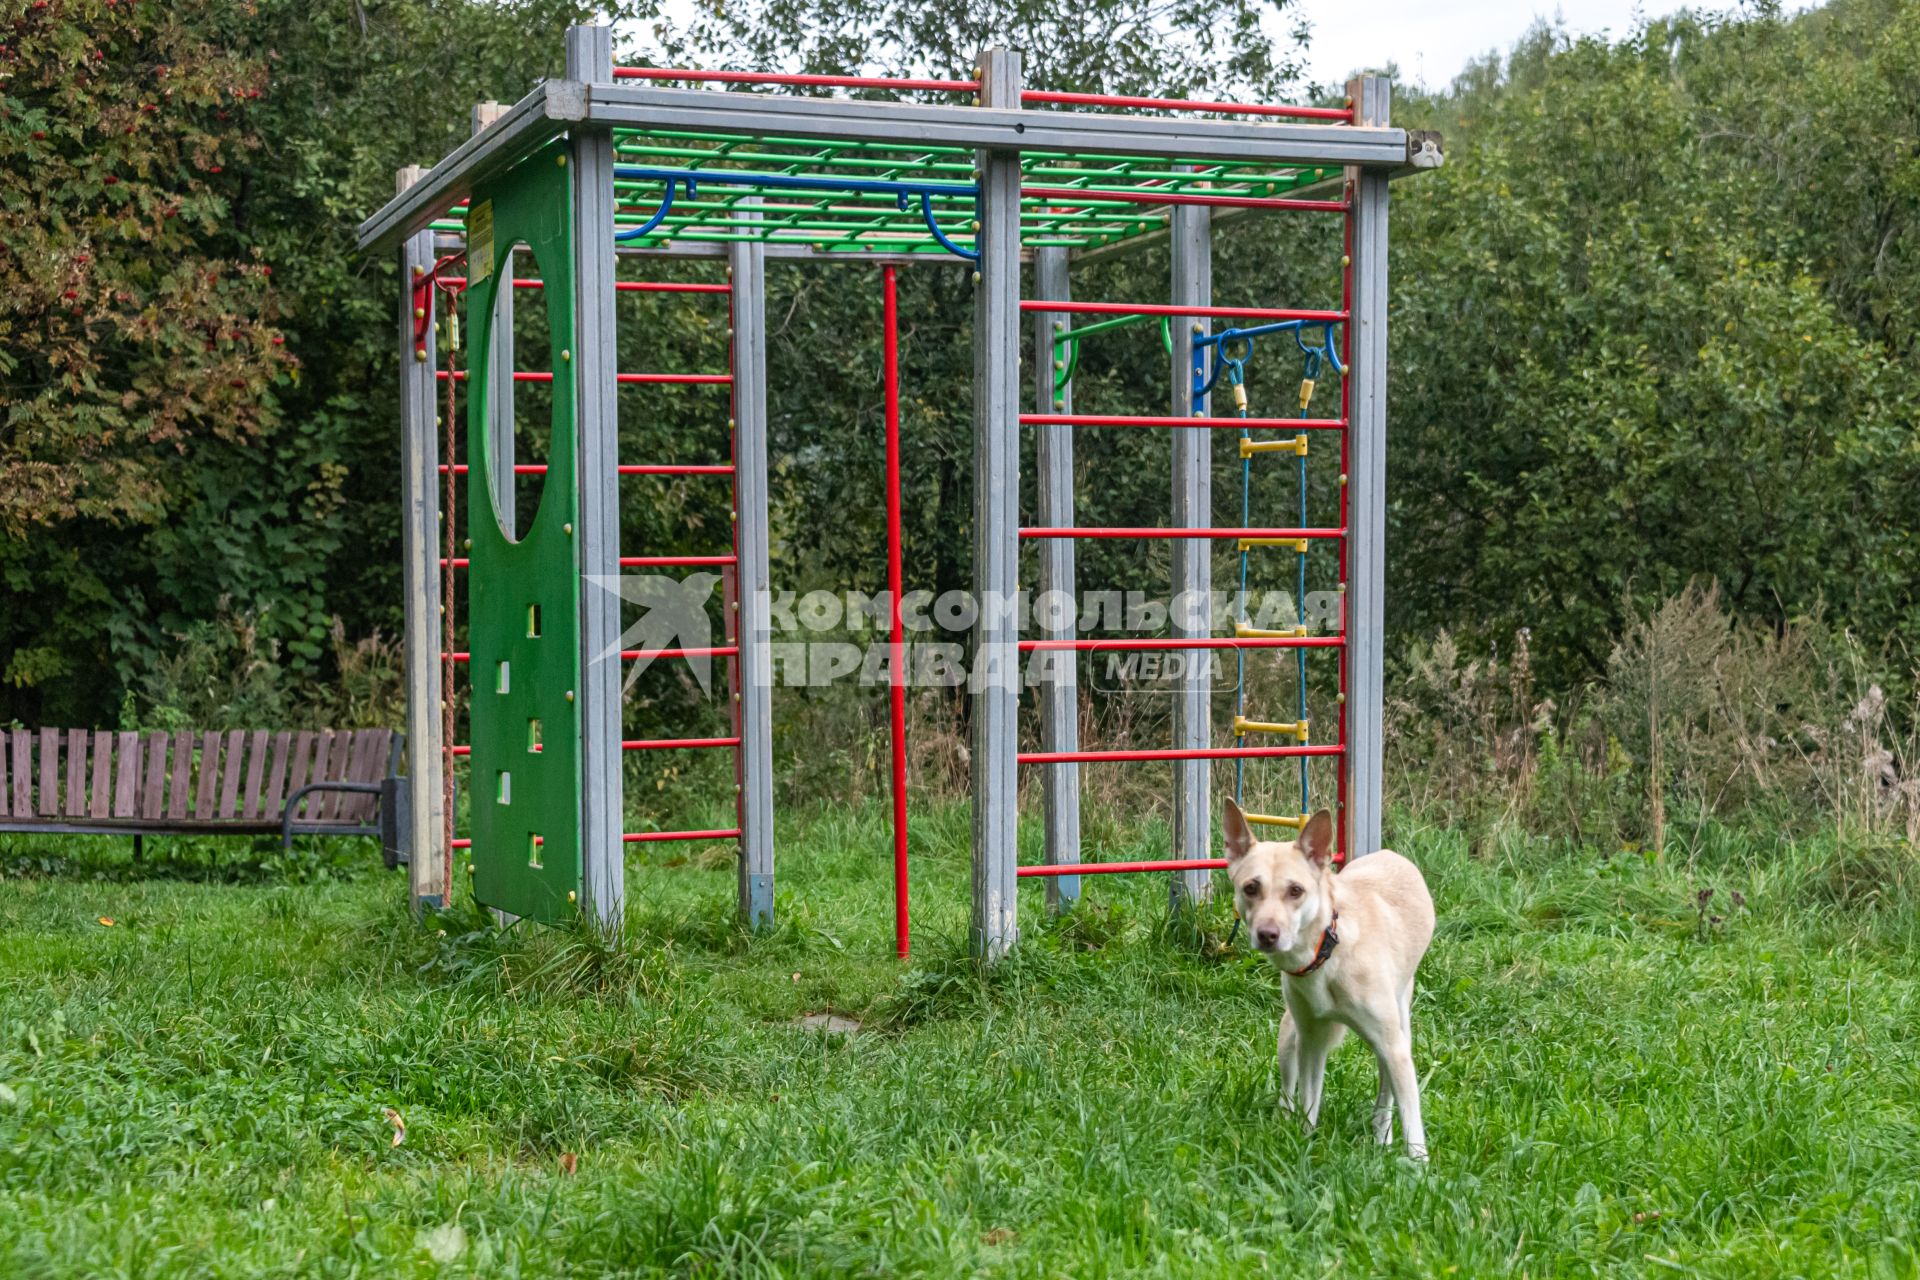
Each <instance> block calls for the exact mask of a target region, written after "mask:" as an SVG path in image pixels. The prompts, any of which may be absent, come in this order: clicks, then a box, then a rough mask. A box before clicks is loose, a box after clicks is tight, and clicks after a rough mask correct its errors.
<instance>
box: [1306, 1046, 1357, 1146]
mask: <svg viewBox="0 0 1920 1280" xmlns="http://www.w3.org/2000/svg"><path fill="white" fill-rule="evenodd" d="M1345 1034H1346V1028H1345V1027H1343V1026H1341V1025H1340V1024H1339V1023H1337V1022H1335V1023H1321V1024H1320V1025H1318V1026H1302V1027H1301V1028H1300V1046H1299V1056H1300V1110H1301V1112H1302V1113H1303V1114H1304V1116H1305V1119H1306V1122H1307V1130H1308V1132H1312V1130H1313V1127H1314V1126H1315V1125H1316V1124H1318V1123H1320V1093H1321V1086H1322V1085H1324V1084H1325V1083H1326V1076H1327V1055H1328V1054H1330V1053H1332V1052H1333V1049H1334V1046H1335V1045H1337V1044H1339V1043H1340V1039H1341V1037H1342V1036H1344V1035H1345Z"/></svg>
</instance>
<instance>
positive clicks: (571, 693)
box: [567, 689, 573, 702]
mask: <svg viewBox="0 0 1920 1280" xmlns="http://www.w3.org/2000/svg"><path fill="white" fill-rule="evenodd" d="M567 701H568V702H572V701H573V690H571V689H569V690H567Z"/></svg>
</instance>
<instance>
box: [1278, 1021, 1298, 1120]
mask: <svg viewBox="0 0 1920 1280" xmlns="http://www.w3.org/2000/svg"><path fill="white" fill-rule="evenodd" d="M1279 1052H1280V1105H1281V1106H1282V1107H1284V1108H1286V1109H1287V1110H1288V1111H1291V1110H1293V1108H1294V1106H1295V1105H1296V1103H1297V1102H1298V1101H1299V1089H1300V1027H1299V1025H1298V1024H1297V1023H1295V1022H1294V1020H1293V1011H1292V1010H1287V1011H1285V1012H1283V1013H1281V1015H1280V1035H1279Z"/></svg>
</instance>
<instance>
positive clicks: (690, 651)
mask: <svg viewBox="0 0 1920 1280" xmlns="http://www.w3.org/2000/svg"><path fill="white" fill-rule="evenodd" d="M739 656H740V646H739V645H733V644H716V645H695V646H691V647H688V648H683V649H622V650H621V651H620V657H621V658H622V659H624V660H625V661H628V662H632V661H633V660H634V659H636V658H737V657H739ZM440 660H441V661H442V662H472V661H473V655H472V654H471V653H469V652H467V651H466V650H465V649H460V650H456V651H455V652H453V653H447V652H446V651H444V650H442V651H441V654H440Z"/></svg>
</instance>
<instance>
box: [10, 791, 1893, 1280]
mask: <svg viewBox="0 0 1920 1280" xmlns="http://www.w3.org/2000/svg"><path fill="white" fill-rule="evenodd" d="M966 826H967V824H966V816H965V814H964V812H963V811H960V810H958V809H944V810H935V811H929V812H928V813H926V814H925V815H924V819H917V820H916V829H915V833H914V834H915V848H916V876H917V879H916V891H917V895H918V897H917V908H918V909H917V912H916V917H917V920H918V921H919V929H920V932H919V935H918V947H917V950H916V958H915V960H914V962H913V964H912V965H910V966H908V967H905V968H903V967H901V966H899V965H897V964H896V963H894V962H893V961H892V960H891V959H889V958H888V954H887V930H888V928H889V917H890V912H889V908H888V892H887V879H886V874H885V869H884V858H885V855H884V852H883V850H884V849H885V846H886V838H885V829H884V826H883V824H882V822H881V820H880V818H879V816H878V815H877V814H863V815H847V814H844V813H841V814H836V813H832V812H825V811H823V812H820V813H815V814H812V815H801V816H797V817H793V818H791V819H790V820H789V821H787V822H786V823H785V825H784V826H783V829H782V831H781V850H782V862H781V873H782V878H781V889H780V894H779V913H780V923H779V925H778V927H777V928H776V929H774V930H773V931H772V932H770V933H768V934H766V935H763V936H759V937H754V936H749V935H747V934H745V933H743V932H742V931H740V930H739V929H737V928H735V927H734V926H733V925H732V924H731V923H730V917H729V909H730V894H731V885H732V872H731V869H730V867H729V866H728V865H727V864H726V863H725V861H724V860H723V859H717V858H713V857H711V856H710V855H708V856H704V857H703V856H701V851H682V852H681V853H680V854H678V855H676V854H674V853H673V852H671V851H666V850H662V851H658V852H655V853H653V854H651V855H650V856H649V860H648V861H647V862H645V863H641V862H636V863H635V866H634V871H633V874H632V877H631V881H630V884H631V891H632V894H633V900H634V910H633V913H632V919H631V928H630V931H629V937H628V938H627V939H626V940H625V941H624V942H623V943H622V945H620V946H618V947H607V946H602V945H600V944H598V943H597V942H595V941H594V940H593V939H591V938H590V937H587V936H584V935H577V934H567V933H562V932H526V933H509V934H507V935H504V936H500V935H495V934H493V933H491V932H490V931H488V930H485V929H483V928H482V927H481V926H480V925H479V923H478V920H477V917H475V916H473V915H471V914H462V915H460V916H458V917H448V918H444V919H441V920H439V921H437V922H436V924H437V925H438V926H439V927H440V928H441V929H443V930H444V932H437V931H434V930H422V929H420V928H418V927H417V926H415V925H414V924H413V923H411V922H410V921H409V920H408V918H407V917H406V915H405V912H404V910H403V909H402V907H401V905H400V898H401V894H402V886H401V881H400V879H399V877H398V876H394V875H389V874H387V873H384V872H381V871H379V870H377V869H375V868H374V866H373V864H372V860H371V855H370V854H368V855H366V859H367V860H366V861H365V862H364V863H356V864H355V865H356V866H357V867H358V870H357V871H356V873H355V874H353V875H352V876H351V877H350V878H348V879H345V880H340V879H327V878H320V879H317V880H316V881H314V882H313V883H309V884H304V885H302V884H292V883H273V882H264V883H263V882H259V881H258V880H257V878H256V880H255V882H253V883H233V884H221V883H196V882H193V881H191V880H186V879H181V878H151V879H141V878H137V877H135V876H134V875H132V874H131V873H130V869H128V868H127V867H126V866H125V865H124V863H123V862H116V861H115V859H116V858H124V855H123V854H117V853H115V852H114V851H113V850H112V848H111V845H112V844H113V843H114V842H101V841H96V842H93V843H92V844H91V845H87V844H85V843H84V842H69V843H68V844H66V845H62V846H58V850H59V852H60V853H62V854H64V855H68V856H71V857H73V858H74V859H77V860H78V861H77V862H76V863H75V864H74V865H72V866H68V867H67V868H66V869H65V870H64V872H63V873H62V874H60V875H56V876H46V875H44V873H43V872H42V871H38V870H36V872H35V875H34V876H33V877H24V876H23V877H16V878H12V879H8V880H4V881H0V1085H4V1086H5V1088H4V1090H3V1091H0V1275H4V1276H7V1277H35V1276H55V1275H58V1276H69V1275H108V1276H141V1277H145V1276H262V1275H315V1276H347V1275H365V1276H374V1275H378V1276H406V1275H430V1274H451V1275H476V1276H489V1277H494V1276H515V1275H542V1276H544V1275H554V1274H569V1275H583V1276H598V1275H613V1274H619V1275H628V1274H634V1275H646V1274H667V1273H671V1274H685V1273H695V1274H721V1273H726V1274H732V1273H746V1274H776V1273H777V1274H820V1275H843V1274H860V1275H899V1274H936V1275H950V1274H963V1273H993V1274H1013V1275H1034V1276H1040V1275H1048V1276H1072V1277H1076V1278H1081V1277H1098V1276H1105V1275H1123V1274H1124V1275H1192V1276H1208V1277H1212V1276H1219V1275H1223V1274H1224V1275H1240V1274H1256V1273H1267V1274H1275V1275H1289V1276H1291V1275H1317V1274H1329V1273H1336V1272H1337V1273H1343V1274H1347V1275H1355V1276H1372V1275H1405V1276H1426V1275H1438V1274H1447V1273H1454V1274H1459V1275H1462V1276H1477V1275H1489V1274H1527V1275H1536V1276H1537V1275H1559V1274H1590V1273H1608V1274H1615V1273H1619V1274H1647V1275H1662V1276H1665V1275H1673V1274H1709V1275H1727V1276H1743V1277H1746V1276H1773V1275H1783V1274H1799V1275H1835V1274H1838V1275H1871V1276H1881V1275H1885V1276H1905V1275H1915V1274H1920V1254H1917V1253H1916V1245H1915V1244H1914V1240H1915V1238H1916V1235H1920V1154H1917V1153H1920V1125H1916V1103H1917V1102H1920V1061H1916V1059H1917V1058H1920V1052H1917V1051H1916V1047H1915V1037H1916V1029H1917V1028H1920V971H1917V964H1916V954H1917V953H1916V950H1915V943H1916V941H1920V928H1917V927H1916V924H1915V914H1914V895H1913V894H1911V893H1910V892H1908V891H1906V890H1903V889H1900V888H1899V886H1898V885H1895V884H1892V883H1891V882H1892V881H1893V880H1894V879H1895V878H1896V873H1898V872H1900V871H1901V870H1902V868H1901V867H1899V866H1896V865H1893V864H1890V863H1886V862H1884V861H1883V862H1881V863H1874V862H1872V861H1871V860H1869V861H1867V862H1866V863H1861V862H1860V861H1859V860H1858V859H1855V860H1854V861H1853V862H1850V863H1849V864H1848V866H1847V867H1845V868H1842V869H1841V870H1840V871H1835V870H1833V869H1832V868H1831V866H1830V865H1829V864H1830V863H1831V862H1832V861H1833V855H1832V854H1831V851H1828V852H1827V853H1824V854H1823V853H1820V852H1819V851H1812V850H1807V849H1804V848H1795V847H1792V846H1787V845H1782V846H1780V847H1778V848H1771V849H1767V850H1765V851H1760V850H1756V849H1752V848H1748V847H1746V846H1743V845H1742V844H1741V843H1740V842H1739V840H1737V839H1735V838H1734V837H1731V836H1726V835H1724V834H1723V835H1717V836H1712V837H1711V838H1709V839H1707V840H1706V841H1705V842H1704V844H1703V846H1702V847H1701V848H1699V849H1698V850H1697V851H1696V853H1695V854H1694V855H1693V861H1692V863H1691V865H1684V866H1679V865H1669V866H1665V867H1660V866H1653V865H1649V864H1647V863H1645V862H1644V861H1642V860H1640V859H1638V858H1633V857H1624V858H1622V857H1616V858H1614V859H1612V860H1601V859H1599V858H1597V857H1594V856H1591V855H1581V854H1568V853H1559V854H1556V853H1553V852H1551V851H1548V850H1544V849H1533V848H1529V847H1527V846H1526V845H1524V844H1523V843H1520V842H1515V841H1509V842H1505V843H1501V842H1495V843H1494V847H1495V848H1496V849H1497V850H1498V852H1496V853H1494V854H1492V855H1490V856H1487V857H1484V858H1475V857H1473V856H1471V855H1470V854H1469V853H1468V851H1467V848H1466V842H1465V841H1464V840H1462V839H1460V838H1459V837H1457V836H1455V835H1453V834H1451V833H1444V832H1436V831H1415V832H1412V833H1411V834H1410V835H1409V836H1408V838H1406V839H1405V840H1404V841H1403V844H1402V848H1403V849H1404V850H1405V851H1406V852H1408V853H1409V854H1410V855H1411V856H1413V857H1414V858H1415V860H1416V861H1418V862H1419V863H1420V864H1421V865H1422V866H1423V867H1424V868H1425V869H1426V872H1427V874H1428V876H1429V878H1430V880H1431V882H1432V885H1433V889H1434V896H1435V898H1436V900H1437V902H1438V904H1439V912H1440V928H1439V932H1438V935H1437V936H1436V938H1435V940H1434V945H1433V950H1432V952H1431V954H1430V955H1429V957H1428V961H1427V964H1426V966H1425V968H1424V969H1423V971H1422V980H1421V984H1420V989H1419V996H1418V1000H1417V1004H1416V1012H1415V1034H1416V1055H1417V1058H1418V1060H1419V1064H1420V1069H1421V1075H1422V1078H1423V1081H1424V1089H1425V1098H1426V1112H1427V1124H1428V1132H1429V1135H1430V1139H1431V1142H1432V1144H1433V1160H1432V1163H1431V1165H1430V1166H1428V1167H1426V1168H1424V1169H1423V1168H1419V1167H1416V1166H1414V1165H1412V1164H1410V1163H1408V1162H1407V1161H1405V1160H1403V1159H1402V1158H1400V1157H1399V1156H1398V1155H1396V1154H1394V1153H1392V1152H1386V1151H1382V1150H1381V1149H1379V1148H1377V1147H1375V1146H1373V1145H1372V1144H1371V1143H1370V1142H1369V1140H1368V1120H1369V1112H1370V1109H1371V1104H1372V1097H1373V1088H1374V1080H1373V1068H1372V1065H1371V1061H1370V1059H1369V1058H1368V1056H1367V1055H1366V1054H1365V1052H1364V1050H1362V1049H1360V1048H1357V1047H1355V1046H1353V1045H1349V1046H1348V1047H1346V1048H1344V1049H1343V1050H1342V1051H1341V1052H1340V1053H1339V1054H1337V1055H1336V1057H1335V1060H1334V1062H1333V1064H1332V1067H1331V1070H1330V1077H1329V1082H1328V1087H1327V1099H1326V1107H1325V1113H1324V1116H1323V1123H1322V1127H1321V1129H1320V1131H1319V1132H1318V1133H1316V1134H1315V1135H1313V1136H1311V1137H1308V1136H1306V1135H1304V1134H1303V1133H1302V1132H1301V1131H1300V1128H1299V1126H1298V1124H1297V1123H1296V1122H1295V1120H1294V1119H1293V1118H1292V1117H1290V1116H1288V1115H1284V1114H1280V1113H1279V1112H1277V1110H1276V1107H1275V1093H1274V1089H1275V1086H1274V1072H1273V1069H1272V1056H1273V1039H1272V1038H1273V1029H1274V1022H1275V1018H1276V1016H1277V1013H1278V1008H1279V984H1278V981H1277V979H1276V977H1275V975H1274V974H1273V973H1272V972H1271V971H1270V970H1269V969H1267V968H1266V967H1264V966H1263V965H1261V964H1259V963H1257V962H1256V961H1254V960H1252V959H1250V958H1249V957H1247V956H1246V955H1244V954H1243V953H1242V952H1241V951H1239V950H1236V949H1233V948H1231V947H1225V946H1223V944H1224V943H1225V940H1226V935H1227V928H1226V927H1225V926H1226V921H1225V918H1224V916H1223V915H1221V914H1220V913H1219V912H1218V911H1217V910H1216V911H1215V912H1213V913H1210V914H1209V915H1208V916H1206V917H1205V918H1203V919H1202V920H1200V921H1199V922H1198V924H1197V927H1191V928H1168V927H1166V926H1165V925H1164V923H1163V917H1164V903H1165V894H1166V882H1165V879H1164V878H1163V877H1147V878H1132V879H1128V880H1127V881H1126V882H1124V883H1117V882H1113V881H1108V882H1104V883H1098V884H1093V885H1091V886H1090V889H1089V898H1090V906H1089V907H1088V908H1084V909H1082V910H1081V911H1080V912H1078V913H1075V914H1074V915H1072V916H1070V917H1067V918H1066V919H1065V920H1064V921H1063V922H1060V923H1057V924H1049V923H1048V922H1047V918H1046V916H1045V913H1044V911H1043V910H1042V908H1041V905H1040V891H1039V890H1038V888H1037V887H1036V888H1029V889H1026V890H1023V902H1022V908H1023V919H1024V921H1025V922H1026V923H1027V925H1028V935H1027V937H1026V939H1025V941H1024V942H1023V944H1022V946H1021V948H1020V950H1019V951H1018V953H1017V954H1016V956H1015V958H1014V959H1012V960H1011V961H1009V962H1008V963H1006V964H1004V965H1003V966H1001V967H1000V968H999V969H997V970H996V971H994V972H993V973H991V974H990V975H981V974H979V973H977V972H976V971H975V970H974V969H973V968H972V966H970V965H969V964H968V963H967V962H966V961H965V960H964V959H963V958H962V949H963V948H962V939H963V937H964V930H965V920H966V896H967V869H966V859H965V844H966ZM1162 842H1163V835H1162V834H1161V833H1158V832H1155V831H1151V830H1148V831H1143V832H1140V833H1138V835H1137V836H1136V837H1135V839H1133V840H1131V841H1117V840H1114V839H1112V838H1111V834H1110V833H1108V838H1107V841H1106V843H1105V845H1104V847H1102V848H1101V850H1100V852H1101V854H1102V855H1104V856H1121V855H1123V854H1126V853H1128V852H1136V851H1138V852H1144V851H1147V850H1149V849H1152V848H1155V847H1163V843H1162ZM1129 846H1133V847H1129ZM20 847H23V846H15V848H16V849H17V848H20ZM49 847H50V846H48V845H47V844H46V843H45V842H41V843H39V844H35V845H33V846H32V848H33V850H36V851H38V852H39V853H41V854H44V853H45V852H46V850H47V849H48V848H49ZM228 847H229V848H233V847H235V846H233V845H231V844H230V845H229V846H228ZM150 854H155V856H157V857H159V858H160V859H161V860H163V861H164V860H165V857H166V852H165V848H164V846H162V847H159V848H158V850H157V853H156V850H155V848H154V847H152V846H150ZM194 856H196V857H198V856H199V855H198V854H196V855H194ZM358 856H359V855H356V857H358ZM1885 856H1887V857H1896V858H1897V857H1903V856H1904V857H1910V856H1911V855H1910V854H1901V853H1896V854H1891V855H1885ZM669 863H677V865H668V864H669ZM13 865H15V866H16V867H19V866H21V865H26V866H31V867H44V866H45V865H47V864H46V863H45V862H44V861H41V860H39V859H37V858H31V859H29V860H28V861H27V862H26V863H24V864H22V863H19V862H16V863H15V864H13ZM1908 883H1911V882H1908ZM1703 887H1712V888H1713V889H1714V890H1715V894H1714V897H1713V899H1712V902H1711V904H1710V907H1709V913H1710V914H1711V913H1713V912H1718V913H1720V914H1722V915H1724V916H1725V919H1724V920H1723V921H1722V922H1721V923H1719V924H1714V923H1713V922H1712V921H1711V920H1703V919H1702V917H1701V914H1700V913H1699V912H1698V911H1697V910H1696V897H1695V895H1696V894H1697V892H1698V891H1699V890H1700V889H1701V888H1703ZM1736 890H1737V891H1739V892H1740V893H1741V894H1742V895H1743V897H1744V899H1745V905H1744V907H1741V908H1734V907H1733V906H1732V895H1733V893H1734V891H1736ZM101 916H108V917H111V918H112V919H113V920H114V921H115V923H114V924H113V925H112V926H111V927H108V926H104V925H102V924H100V923H99V917H101ZM827 1009H831V1010H835V1011H838V1012H841V1013H844V1014H847V1015H850V1016H853V1017H856V1018H860V1019H861V1020H862V1021H863V1022H864V1024H865V1026H864V1029H863V1030H861V1031H859V1032H858V1033H856V1034H853V1035H848V1036H829V1035H824V1034H822V1033H819V1032H813V1031H805V1030H800V1029H797V1028H796V1027H794V1026H793V1025H792V1023H793V1021H794V1019H796V1018H797V1017H798V1016H800V1015H802V1014H804V1013H808V1012H815V1011H820V1010H827ZM387 1108H394V1109H395V1110H397V1111H398V1112H399V1113H400V1114H401V1115H402V1116H403V1117H404V1119H405V1123H406V1140H405V1142H404V1144H403V1145H401V1146H398V1147H395V1146H394V1145H393V1143H392V1139H393V1132H394V1130H393V1128H392V1126H391V1125H390V1124H389V1123H388V1121H387V1119H386V1118H385V1116H384V1112H385V1110H386V1109H387ZM569 1156H571V1157H572V1158H573V1160H574V1161H576V1162H577V1169H576V1171H575V1172H573V1173H571V1174H569V1173H568V1172H566V1171H565V1168H564V1165H565V1164H566V1163H567V1162H568V1161H567V1157H569ZM436 1255H437V1257H436Z"/></svg>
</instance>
